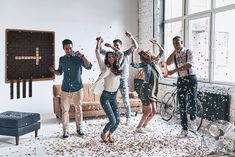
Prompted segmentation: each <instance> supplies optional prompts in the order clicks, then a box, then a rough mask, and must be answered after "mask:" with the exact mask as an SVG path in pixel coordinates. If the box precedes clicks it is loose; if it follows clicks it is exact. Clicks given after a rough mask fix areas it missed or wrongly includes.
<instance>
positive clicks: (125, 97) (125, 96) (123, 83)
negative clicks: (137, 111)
mask: <svg viewBox="0 0 235 157" xmlns="http://www.w3.org/2000/svg"><path fill="white" fill-rule="evenodd" d="M119 89H120V91H121V94H122V101H123V106H124V108H125V115H126V118H130V117H131V106H130V100H129V87H128V79H127V78H121V79H120V85H119Z"/></svg>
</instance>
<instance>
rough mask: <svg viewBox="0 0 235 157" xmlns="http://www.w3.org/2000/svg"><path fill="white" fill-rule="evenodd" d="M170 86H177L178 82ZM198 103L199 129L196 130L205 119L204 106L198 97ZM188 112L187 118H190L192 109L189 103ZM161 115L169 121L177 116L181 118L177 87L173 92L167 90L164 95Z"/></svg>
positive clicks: (197, 120)
mask: <svg viewBox="0 0 235 157" xmlns="http://www.w3.org/2000/svg"><path fill="white" fill-rule="evenodd" d="M161 84H163V85H168V86H169V84H164V83H161ZM170 86H172V87H176V86H177V85H176V83H173V84H172V85H170ZM196 105H197V115H196V124H197V130H196V131H198V130H199V129H200V127H201V125H202V121H203V107H202V104H201V102H200V101H199V99H198V98H197V101H196ZM186 113H187V118H188V119H189V115H190V114H189V113H190V109H189V107H188V105H187V106H186ZM160 116H161V118H162V119H163V120H165V121H169V120H171V119H172V118H173V117H175V118H176V119H177V120H179V119H180V111H179V103H178V98H177V88H175V89H173V90H172V91H171V92H167V93H166V94H165V95H164V96H163V97H162V100H161V101H160Z"/></svg>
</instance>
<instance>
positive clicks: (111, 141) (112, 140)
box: [108, 134, 115, 143]
mask: <svg viewBox="0 0 235 157" xmlns="http://www.w3.org/2000/svg"><path fill="white" fill-rule="evenodd" d="M108 139H109V142H110V143H114V142H115V140H114V139H113V137H112V135H111V134H109V135H108Z"/></svg>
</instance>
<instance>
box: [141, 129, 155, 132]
mask: <svg viewBox="0 0 235 157" xmlns="http://www.w3.org/2000/svg"><path fill="white" fill-rule="evenodd" d="M143 129H144V131H147V132H153V130H152V129H150V128H143Z"/></svg>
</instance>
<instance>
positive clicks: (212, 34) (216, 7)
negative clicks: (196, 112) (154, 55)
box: [162, 0, 235, 85]
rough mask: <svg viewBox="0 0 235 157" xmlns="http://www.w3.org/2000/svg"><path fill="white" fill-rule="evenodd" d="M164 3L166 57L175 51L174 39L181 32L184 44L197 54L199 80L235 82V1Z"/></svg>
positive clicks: (194, 0) (207, 0)
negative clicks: (234, 19) (234, 21)
mask: <svg viewBox="0 0 235 157" xmlns="http://www.w3.org/2000/svg"><path fill="white" fill-rule="evenodd" d="M162 2H164V11H165V12H164V15H165V16H164V18H163V19H164V21H163V23H164V36H163V38H164V47H165V49H166V57H168V56H169V55H170V53H171V52H172V51H173V50H174V49H173V45H172V38H173V37H174V36H176V35H180V36H182V37H183V39H184V46H185V47H187V48H190V49H191V50H192V51H193V53H194V61H195V63H196V70H197V76H198V78H199V80H201V81H205V82H210V83H220V84H230V85H231V84H232V85H234V84H235V70H232V68H233V67H235V61H234V60H235V53H234V50H235V44H234V41H235V29H234V28H235V24H233V22H231V21H232V20H233V18H234V17H235V0H173V1H172V0H165V1H164V0H162ZM183 8H184V9H183ZM170 68H171V67H170ZM173 77H175V76H173Z"/></svg>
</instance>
